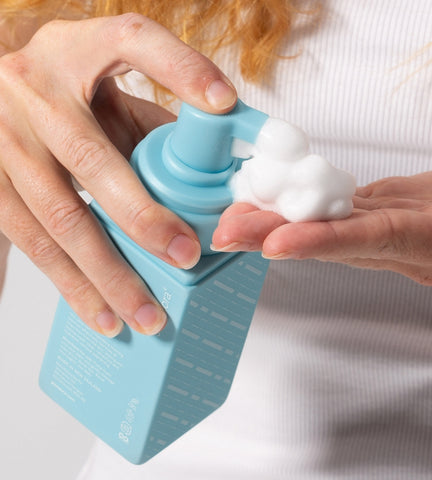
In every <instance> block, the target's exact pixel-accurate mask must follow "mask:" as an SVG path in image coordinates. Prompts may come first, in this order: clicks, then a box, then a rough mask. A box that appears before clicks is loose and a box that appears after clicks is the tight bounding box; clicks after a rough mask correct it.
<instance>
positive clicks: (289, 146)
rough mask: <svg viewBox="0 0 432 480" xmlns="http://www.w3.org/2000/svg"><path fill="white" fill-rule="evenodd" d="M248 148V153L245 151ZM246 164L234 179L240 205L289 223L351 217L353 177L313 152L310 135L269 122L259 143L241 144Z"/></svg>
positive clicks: (271, 120) (234, 187) (278, 121)
mask: <svg viewBox="0 0 432 480" xmlns="http://www.w3.org/2000/svg"><path fill="white" fill-rule="evenodd" d="M245 149H246V150H247V149H249V150H248V151H245ZM235 150H236V151H238V152H239V151H240V150H242V152H241V155H242V157H243V158H245V157H247V156H248V155H249V156H251V158H250V159H249V160H245V161H244V162H243V164H242V167H241V169H240V170H239V171H237V172H236V173H235V174H234V176H233V177H232V179H231V182H230V188H231V190H232V194H233V199H234V201H235V202H247V203H251V204H252V205H255V206H256V207H257V208H259V209H261V210H270V211H273V212H276V213H278V214H279V215H282V216H283V217H284V218H285V219H286V220H288V221H290V222H306V221H317V220H332V219H341V218H346V217H348V216H350V215H351V213H352V208H353V204H352V196H353V194H354V192H355V188H356V182H355V179H354V177H353V176H352V175H351V174H350V173H348V172H345V171H344V170H340V169H337V168H335V167H334V166H333V165H331V164H330V163H329V162H328V161H327V160H326V159H324V158H323V157H321V156H319V155H315V154H311V153H310V152H309V142H308V139H307V136H306V134H305V133H304V132H303V131H302V130H300V129H299V128H298V127H296V126H294V125H291V124H289V123H287V122H285V121H283V120H279V119H275V118H269V119H268V120H267V122H266V123H265V124H264V126H263V128H262V129H261V131H260V134H259V135H258V138H257V141H256V144H255V145H249V144H244V143H242V144H241V145H236V147H235Z"/></svg>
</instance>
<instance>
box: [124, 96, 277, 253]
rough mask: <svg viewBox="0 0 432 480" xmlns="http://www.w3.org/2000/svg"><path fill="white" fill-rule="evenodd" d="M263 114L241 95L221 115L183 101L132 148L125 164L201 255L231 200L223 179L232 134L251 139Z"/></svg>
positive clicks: (230, 164)
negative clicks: (194, 239)
mask: <svg viewBox="0 0 432 480" xmlns="http://www.w3.org/2000/svg"><path fill="white" fill-rule="evenodd" d="M267 118H268V115H266V114H265V113H262V112H260V111H258V110H255V109H253V108H250V107H248V106H246V105H245V104H244V103H242V102H241V101H238V102H237V105H236V106H235V108H234V109H233V110H232V111H231V112H229V113H226V114H224V115H213V114H208V113H205V112H202V111H201V110H198V109H196V108H194V107H192V106H190V105H188V104H183V105H182V108H181V110H180V114H179V117H178V119H177V122H175V123H170V124H167V125H163V126H162V127H159V128H157V129H156V130H154V131H153V132H151V133H150V134H149V135H148V136H147V137H146V138H145V139H144V140H143V141H142V142H141V143H140V144H139V145H138V146H137V147H136V149H135V151H134V152H133V154H132V159H131V164H132V166H133V168H134V169H135V171H136V172H137V174H138V176H139V177H140V179H141V181H142V182H143V184H144V185H145V186H146V188H147V189H148V190H149V192H150V193H151V194H152V195H153V197H154V198H155V200H157V201H158V202H159V203H161V204H162V205H164V206H166V207H167V208H169V209H170V210H172V211H174V212H175V213H176V214H178V215H179V216H180V217H181V218H183V219H184V220H185V221H186V222H187V223H189V225H191V227H192V228H193V229H194V230H195V232H196V233H197V235H198V237H199V239H200V242H201V248H202V253H203V255H209V254H213V253H214V252H212V250H210V244H211V237H212V234H213V231H214V230H215V228H216V226H217V223H218V220H219V216H220V214H221V213H222V212H223V210H224V209H225V208H226V207H228V206H229V205H230V204H231V203H232V194H231V190H230V188H229V186H228V182H229V180H230V179H231V177H232V176H233V174H234V173H235V171H236V170H237V168H238V166H239V163H240V160H239V158H238V157H237V156H236V152H235V151H233V144H234V139H238V140H240V141H243V142H247V143H249V144H253V143H255V140H256V138H257V136H258V133H259V131H260V130H261V128H262V126H263V125H264V123H265V122H266V120H267Z"/></svg>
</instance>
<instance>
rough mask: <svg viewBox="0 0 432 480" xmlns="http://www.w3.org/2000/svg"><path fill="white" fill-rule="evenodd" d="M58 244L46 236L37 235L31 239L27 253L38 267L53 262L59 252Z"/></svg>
mask: <svg viewBox="0 0 432 480" xmlns="http://www.w3.org/2000/svg"><path fill="white" fill-rule="evenodd" d="M60 251H61V250H60V248H59V246H58V245H57V244H56V243H55V242H53V240H52V239H51V238H49V237H46V236H39V237H36V238H34V239H32V241H31V243H30V245H29V248H28V251H27V255H28V256H29V258H30V259H31V260H32V261H33V262H34V263H35V265H37V266H38V267H40V268H44V267H46V266H48V265H50V264H51V263H53V262H54V261H55V260H56V258H57V257H58V255H59V253H60Z"/></svg>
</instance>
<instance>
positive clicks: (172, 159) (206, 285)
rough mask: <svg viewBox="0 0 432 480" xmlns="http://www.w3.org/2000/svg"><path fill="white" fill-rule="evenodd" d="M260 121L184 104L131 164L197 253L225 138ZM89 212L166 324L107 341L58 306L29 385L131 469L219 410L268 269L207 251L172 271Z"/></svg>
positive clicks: (216, 212)
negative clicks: (189, 234)
mask: <svg viewBox="0 0 432 480" xmlns="http://www.w3.org/2000/svg"><path fill="white" fill-rule="evenodd" d="M266 119H267V116H266V115H265V114H263V113H261V112H257V111H256V110H253V109H250V108H249V107H246V106H245V105H244V104H242V103H239V105H238V106H237V107H236V109H235V110H234V111H233V112H232V113H231V114H228V115H223V116H214V115H209V114H204V113H202V112H199V111H198V110H196V109H194V108H192V107H190V106H187V105H185V106H183V108H182V111H181V114H180V116H179V119H178V121H177V122H176V123H175V124H169V125H166V126H163V127H160V128H159V129H157V130H155V131H154V132H152V133H151V134H150V135H149V136H148V137H147V138H146V139H145V140H144V141H143V142H141V143H140V144H139V145H138V147H137V148H136V150H135V152H134V154H133V156H132V161H131V163H132V166H133V168H134V169H135V171H136V172H137V175H138V176H139V177H140V178H141V180H142V181H143V183H144V184H145V185H146V187H147V188H148V189H149V191H150V192H151V193H152V195H153V196H154V197H155V198H156V199H157V200H158V201H159V202H161V203H163V204H164V205H166V206H167V207H169V208H170V209H172V210H174V211H175V212H176V213H178V214H179V215H180V216H181V217H182V218H184V219H185V220H186V221H188V222H189V223H190V224H191V225H192V226H193V228H195V230H196V231H197V233H198V235H199V237H200V241H201V244H202V245H203V247H204V251H206V249H207V248H208V245H209V244H210V241H211V235H212V232H213V230H214V228H215V226H216V224H217V221H218V219H219V216H220V213H221V212H222V211H223V209H224V208H226V206H228V205H229V204H230V203H231V195H230V192H229V189H228V187H227V181H228V180H229V178H230V176H231V175H232V173H233V172H234V170H235V168H236V159H234V158H232V157H231V142H232V138H233V137H236V138H242V139H243V140H245V141H248V142H253V141H254V139H255V138H256V135H257V133H258V132H259V130H260V128H261V126H262V124H263V123H264V121H265V120H266ZM183 139H184V140H183ZM206 146H210V147H211V148H206ZM218 149H219V150H218ZM218 152H219V154H218ZM197 167H202V169H201V170H199V169H198V168H197ZM92 209H93V211H94V212H95V213H96V215H97V216H98V218H99V220H100V222H101V224H102V225H103V227H104V228H105V230H106V231H107V233H108V234H109V236H110V237H111V238H112V240H113V241H114V243H115V245H116V246H117V248H118V249H119V251H120V252H121V253H122V255H123V256H124V257H125V258H126V260H127V261H128V262H129V263H130V264H131V265H132V266H133V268H134V269H135V270H136V271H137V272H138V274H139V275H141V276H142V278H143V279H144V280H145V281H146V283H147V284H148V286H149V288H150V289H151V291H152V292H153V294H154V295H155V297H156V298H157V299H158V300H159V302H160V303H161V304H162V305H163V306H164V308H165V309H166V311H167V314H168V324H167V326H166V327H165V329H164V330H163V331H162V332H161V334H160V335H157V336H153V337H148V336H144V335H141V334H138V333H136V332H135V331H133V330H131V329H130V328H129V327H127V326H126V327H125V329H124V331H123V332H122V333H121V334H120V335H119V336H118V337H116V338H114V339H108V338H105V337H103V336H101V335H99V334H97V333H95V332H93V331H92V330H90V329H89V328H88V327H87V326H86V325H85V324H84V323H83V322H82V321H81V320H80V319H79V318H78V316H77V315H76V314H75V313H74V312H73V311H72V309H71V308H70V307H69V305H68V304H67V303H66V302H65V301H64V299H60V302H59V305H58V308H57V312H56V316H55V319H54V323H53V327H52V331H51V335H50V338H49V342H48V346H47V349H46V353H45V357H44V361H43V365H42V369H41V373H40V379H39V381H40V386H41V388H42V390H43V391H44V392H46V393H47V394H48V395H49V396H50V397H51V398H52V399H53V400H54V401H56V402H57V403H58V404H59V405H61V406H62V407H63V408H64V409H65V410H66V411H68V412H69V413H71V414H72V415H73V416H74V417H75V418H76V419H77V420H79V421H80V422H81V423H82V424H84V425H85V426H86V427H87V428H89V429H90V430H91V431H92V432H94V433H95V434H96V435H97V436H99V437H100V438H101V439H102V440H103V441H105V442H106V443H107V444H109V445H110V446H111V447H113V448H114V449H115V450H117V451H118V452H119V453H120V454H121V455H123V456H124V457H125V458H126V459H128V460H129V461H130V462H132V463H136V464H140V463H143V462H145V461H147V460H148V459H150V458H151V457H152V456H154V455H155V454H157V453H158V452H159V451H161V450H162V449H163V448H165V447H167V446H168V445H169V444H170V443H172V442H173V441H175V440H176V439H177V438H178V437H180V436H181V435H183V434H184V433H185V432H187V431H188V430H189V429H190V428H192V427H193V426H194V425H196V424H197V423H198V422H200V421H201V420H203V419H204V418H205V417H206V416H208V415H209V414H210V413H211V412H213V411H214V410H215V409H216V408H218V407H219V406H220V405H221V404H222V403H223V402H224V400H225V398H226V396H227V395H228V392H229V389H230V386H231V383H232V380H233V377H234V373H235V370H236V368H237V364H238V361H239V357H240V354H241V351H242V349H243V345H244V342H245V340H246V336H247V332H248V329H249V326H250V323H251V320H252V317H253V313H254V310H255V307H256V303H257V300H258V297H259V294H260V291H261V288H262V285H263V282H264V279H265V275H266V270H267V267H268V261H267V260H265V259H263V258H262V256H261V254H260V253H239V254H228V253H227V254H224V253H218V254H212V255H203V256H202V257H201V260H200V261H199V263H198V264H197V265H196V266H195V267H194V268H193V269H191V270H188V271H184V270H179V269H177V268H174V267H171V266H170V265H167V264H165V263H164V262H162V261H161V260H159V259H157V258H156V257H154V256H152V255H150V254H149V253H147V252H146V251H144V250H143V249H142V248H140V247H139V246H138V245H136V244H135V243H134V242H133V241H132V240H131V239H130V238H128V237H127V236H126V235H125V234H124V233H123V232H122V231H121V230H120V229H119V228H118V227H117V225H115V224H114V223H113V222H112V221H111V219H110V218H109V217H108V216H107V215H106V213H105V212H104V211H103V210H102V209H101V208H100V206H99V205H98V204H97V203H95V202H93V204H92ZM208 253H210V251H209V252H208ZM212 253H213V252H212Z"/></svg>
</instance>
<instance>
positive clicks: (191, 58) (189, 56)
mask: <svg viewBox="0 0 432 480" xmlns="http://www.w3.org/2000/svg"><path fill="white" fill-rule="evenodd" d="M203 58H204V57H203V56H202V55H201V54H200V53H198V52H197V51H196V50H193V49H192V48H190V47H187V46H183V45H181V46H179V47H177V48H175V49H174V50H173V51H172V52H171V53H170V56H169V57H168V59H167V60H168V68H169V69H170V70H172V71H173V72H181V73H182V75H185V74H187V73H189V72H190V71H191V70H195V69H196V68H197V67H198V66H199V65H201V64H202V63H203Z"/></svg>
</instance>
